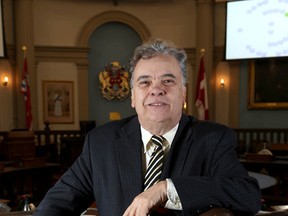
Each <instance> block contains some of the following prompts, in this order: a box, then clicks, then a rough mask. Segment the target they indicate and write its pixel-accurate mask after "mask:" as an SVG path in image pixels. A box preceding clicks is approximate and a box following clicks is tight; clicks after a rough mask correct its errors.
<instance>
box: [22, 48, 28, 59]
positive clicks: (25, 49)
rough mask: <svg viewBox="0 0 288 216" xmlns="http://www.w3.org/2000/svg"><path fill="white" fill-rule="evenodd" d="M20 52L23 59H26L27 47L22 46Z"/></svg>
mask: <svg viewBox="0 0 288 216" xmlns="http://www.w3.org/2000/svg"><path fill="white" fill-rule="evenodd" d="M22 51H23V54H24V58H25V57H26V52H27V47H26V46H23V47H22Z"/></svg>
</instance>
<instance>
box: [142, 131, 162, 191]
mask: <svg viewBox="0 0 288 216" xmlns="http://www.w3.org/2000/svg"><path fill="white" fill-rule="evenodd" d="M151 140H152V142H153V143H154V144H155V145H156V148H155V149H154V152H153V153H152V155H151V159H150V161H149V163H148V167H147V171H146V174H145V181H144V190H147V189H148V188H149V187H151V186H152V185H154V184H156V183H157V182H158V181H159V178H160V175H161V172H162V167H163V161H164V152H163V147H162V144H163V141H164V137H162V136H155V135H153V136H152V138H151Z"/></svg>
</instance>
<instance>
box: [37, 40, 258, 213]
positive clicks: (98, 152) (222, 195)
mask: <svg viewBox="0 0 288 216" xmlns="http://www.w3.org/2000/svg"><path fill="white" fill-rule="evenodd" d="M130 63H131V65H130V66H131V67H130V72H131V83H130V84H131V101H132V102H131V105H132V107H134V108H135V109H136V112H137V116H132V117H130V118H126V119H123V120H120V121H116V122H111V123H108V124H106V125H103V126H100V127H98V128H96V129H94V130H92V131H91V132H90V133H89V134H88V135H87V138H86V141H85V144H84V148H83V152H82V154H81V156H80V157H79V158H78V159H77V160H76V162H75V163H74V164H73V165H72V167H71V168H70V169H69V170H68V171H67V172H66V173H65V174H64V175H63V176H62V178H61V179H60V180H59V181H58V182H57V184H56V185H55V186H54V187H53V188H52V189H50V191H49V192H48V193H47V195H46V197H45V198H44V199H43V201H42V202H41V203H40V205H39V206H38V208H37V211H36V215H49V216H50V215H53V216H57V215H79V214H80V213H81V212H83V211H84V210H85V209H86V208H87V207H88V206H89V205H90V204H91V203H92V202H93V201H96V205H97V209H98V212H99V214H100V216H118V215H124V216H132V215H133V216H146V215H198V214H200V213H202V212H205V211H207V210H208V209H210V208H214V207H224V208H228V209H231V210H232V211H234V212H237V213H241V214H242V215H243V214H244V215H247V214H248V215H249V214H253V213H256V212H258V210H259V209H260V189H259V186H258V184H257V181H256V180H255V179H253V178H251V177H249V176H248V174H247V172H246V171H245V169H244V168H243V166H242V165H241V164H240V163H239V161H238V158H237V154H236V152H235V147H236V145H237V142H236V136H235V134H234V132H233V130H231V129H229V128H227V127H225V126H222V125H219V124H216V123H212V122H205V121H197V120H196V119H195V118H193V117H189V116H186V115H184V114H183V113H182V107H183V104H184V99H185V96H186V87H185V83H186V54H185V52H184V50H182V49H179V48H176V47H175V46H174V45H173V44H171V43H169V42H165V41H162V40H151V41H149V42H148V43H145V44H143V45H142V46H140V47H138V48H137V49H136V50H135V53H134V57H133V59H132V60H131V62H130ZM153 135H157V137H154V136H153ZM152 136H153V141H150V139H151V137H152ZM162 142H163V143H162ZM154 152H157V153H154ZM156 155H157V156H156ZM163 155H164V156H163ZM156 157H158V159H157V160H156V159H154V158H156ZM150 160H151V162H150V163H149V161H150ZM154 162H155V163H157V165H156V166H155V167H156V168H158V170H157V171H154V169H153V168H150V167H151V166H152V165H151V164H152V163H154ZM158 165H159V166H158ZM149 169H153V171H151V173H154V174H155V175H154V176H153V175H151V176H152V177H151V178H150V176H148V173H149V172H150V171H149V172H148V171H147V173H146V170H149ZM149 175H150V174H149ZM159 175H160V179H157V178H158V176H159ZM154 177H155V178H154ZM149 178H150V179H153V180H154V182H153V181H151V182H150V179H149ZM148 179H149V180H148Z"/></svg>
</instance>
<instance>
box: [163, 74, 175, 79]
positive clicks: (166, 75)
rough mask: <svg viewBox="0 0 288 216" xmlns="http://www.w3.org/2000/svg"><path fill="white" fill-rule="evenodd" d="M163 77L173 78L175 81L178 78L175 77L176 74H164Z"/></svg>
mask: <svg viewBox="0 0 288 216" xmlns="http://www.w3.org/2000/svg"><path fill="white" fill-rule="evenodd" d="M161 77H162V78H163V77H171V78H173V79H176V76H175V75H174V74H172V73H166V74H163V75H162V76H161Z"/></svg>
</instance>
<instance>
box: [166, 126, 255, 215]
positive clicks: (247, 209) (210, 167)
mask: <svg viewBox="0 0 288 216" xmlns="http://www.w3.org/2000/svg"><path fill="white" fill-rule="evenodd" d="M205 128H206V129H205ZM198 129H199V130H197V129H196V130H194V132H193V133H194V134H196V135H194V138H193V139H192V140H193V141H191V142H193V143H192V144H191V145H193V146H192V147H191V152H192V153H191V155H192V157H195V158H194V160H191V161H193V162H194V163H199V164H198V165H197V166H201V173H200V174H199V175H195V174H190V173H189V169H192V168H191V167H193V166H195V164H194V165H193V164H189V163H188V162H187V164H185V168H184V169H185V170H188V171H187V172H186V173H183V174H182V176H179V177H175V178H171V179H172V181H173V183H174V185H175V187H176V190H177V192H178V195H179V197H180V200H181V203H182V207H183V213H184V215H193V214H199V213H201V212H203V211H206V210H208V209H209V208H213V207H216V206H218V207H225V208H228V209H231V210H233V211H234V212H242V215H243V213H245V215H249V214H254V213H257V212H258V211H259V210H260V205H261V195H260V189H259V186H258V183H257V181H256V179H254V178H252V177H249V176H248V174H247V171H246V170H245V169H244V167H243V166H242V164H241V163H240V162H239V160H238V157H237V154H236V151H235V148H236V146H237V141H236V136H235V133H234V131H233V130H232V129H229V128H226V127H224V126H223V127H221V126H220V128H219V127H212V128H211V129H212V130H211V132H208V133H207V127H203V128H201V126H200V128H198ZM205 131H206V132H205ZM193 147H194V148H193ZM187 161H189V160H187ZM189 162H190V161H189ZM191 173H192V172H191Z"/></svg>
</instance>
